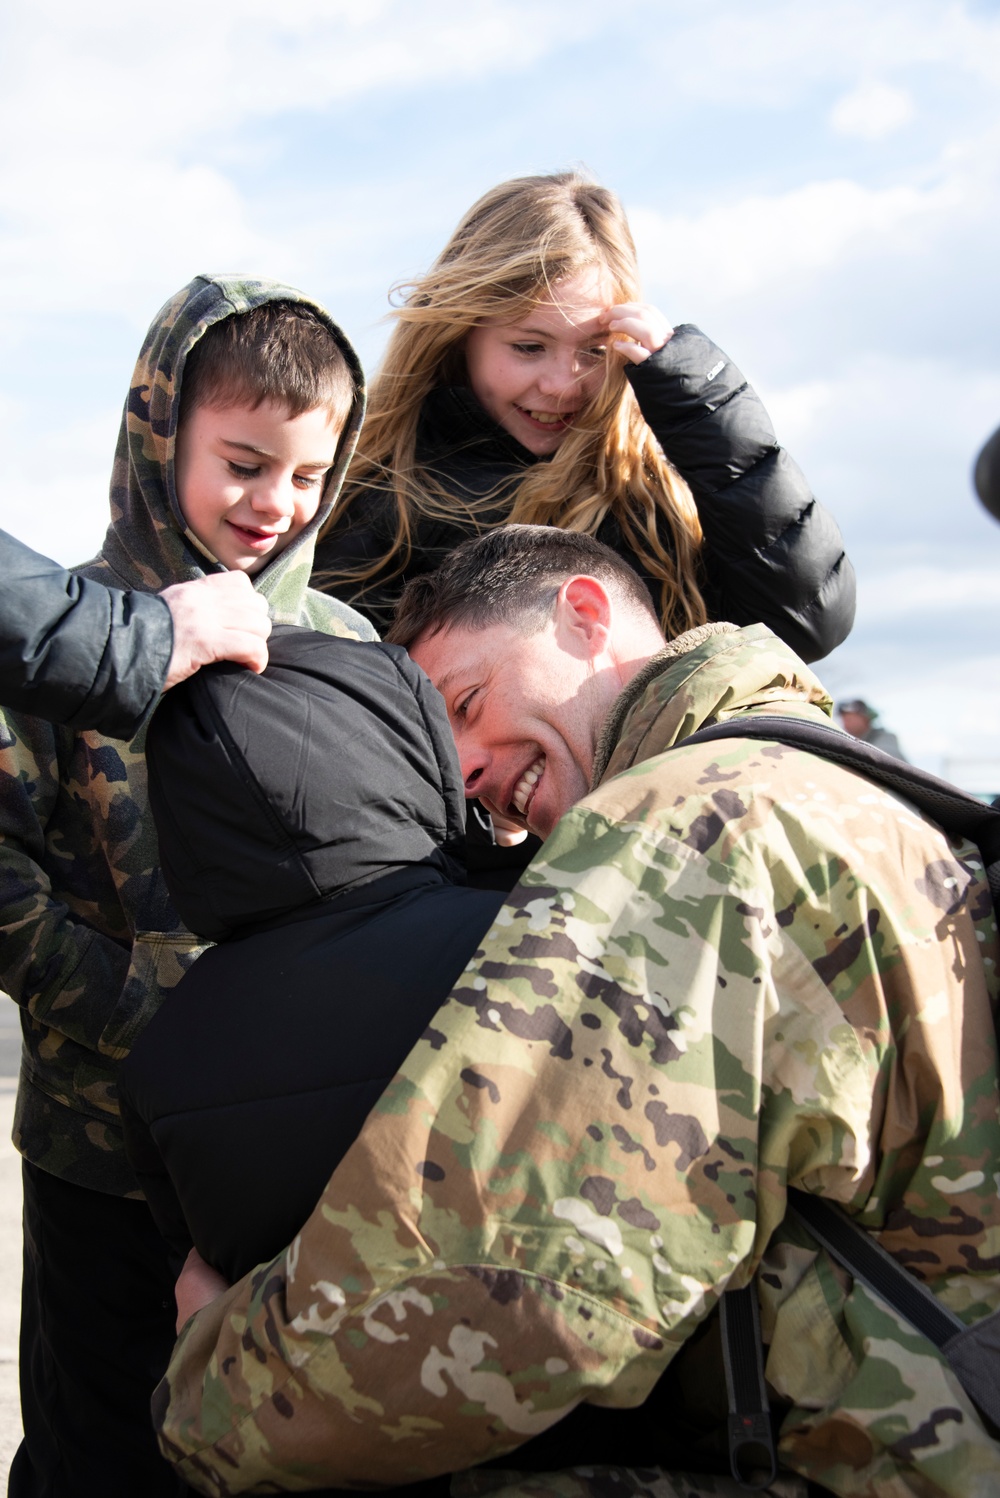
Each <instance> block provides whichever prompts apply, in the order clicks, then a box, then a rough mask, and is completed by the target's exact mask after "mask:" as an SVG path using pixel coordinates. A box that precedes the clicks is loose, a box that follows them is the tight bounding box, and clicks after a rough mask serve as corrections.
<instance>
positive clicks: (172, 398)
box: [0, 276, 373, 1195]
mask: <svg viewBox="0 0 1000 1498" xmlns="http://www.w3.org/2000/svg"><path fill="white" fill-rule="evenodd" d="M270 301H292V302H301V303H303V305H305V306H307V307H309V308H310V309H311V310H312V311H314V312H316V313H318V314H319V315H320V316H321V317H322V318H323V320H324V322H326V324H327V326H328V327H329V328H330V330H331V332H332V333H333V335H334V337H335V338H336V339H337V342H338V344H339V345H340V347H341V349H342V350H343V353H344V355H345V357H346V359H347V362H348V366H349V368H350V369H351V372H352V374H353V377H354V382H355V388H356V392H357V393H356V397H355V400H354V404H353V407H352V410H351V414H350V417H349V418H348V422H347V425H346V427H345V430H344V434H343V436H342V438H341V441H340V444H339V446H338V450H337V457H336V461H335V464H334V467H333V469H332V471H331V473H330V477H329V480H328V483H327V486H326V489H325V491H324V496H323V501H322V503H321V505H320V508H319V511H318V513H317V515H316V516H315V518H314V519H313V521H312V522H311V524H310V525H308V526H307V527H306V528H305V529H304V530H303V531H302V533H301V535H299V536H298V537H297V538H296V540H295V541H294V542H292V544H291V545H290V546H289V547H288V549H287V551H284V552H282V554H281V555H280V556H278V557H276V558H275V560H274V561H273V562H270V563H269V564H268V565H267V566H266V567H265V568H264V569H263V570H262V571H261V572H260V574H259V575H258V576H257V577H256V578H255V579H254V585H255V587H256V588H257V590H258V591H259V592H261V593H263V594H264V596H265V597H266V598H267V600H268V603H269V604H270V608H271V614H272V617H273V618H274V619H275V620H278V621H281V622H284V623H291V624H306V625H309V626H310V627H311V628H313V629H319V630H323V631H325V632H326V633H328V634H336V635H345V636H348V637H352V636H354V637H357V638H361V639H371V638H372V636H373V632H372V629H371V627H370V625H368V624H367V622H366V621H365V620H363V619H362V618H361V617H360V616H359V615H358V614H356V613H355V612H354V611H353V610H352V609H350V608H348V607H347V606H346V605H343V604H340V603H338V602H337V601H336V600H334V599H331V598H329V597H327V596H325V595H323V594H319V593H315V592H312V591H311V590H310V589H309V588H308V581H309V574H310V570H311V567H312V559H313V546H314V540H315V536H316V532H317V531H318V529H319V527H320V526H321V525H322V523H323V521H324V519H325V518H326V517H327V516H328V515H329V513H330V510H331V509H332V507H333V504H334V501H335V499H336V496H337V493H338V491H339V489H340V485H341V483H342V481H343V476H344V472H345V469H346V467H347V464H348V462H349V460H350V457H351V454H352V452H353V450H354V447H355V444H356V442H357V438H358V432H359V430H360V427H361V421H362V418H363V415H364V379H363V375H362V371H361V367H360V364H359V363H358V359H357V355H356V354H355V352H354V350H353V349H352V347H351V345H350V344H349V343H348V341H347V339H346V338H345V337H344V335H343V333H342V332H341V331H340V329H339V328H338V327H337V326H336V325H335V324H334V323H333V322H331V321H330V319H329V318H328V317H327V315H326V313H325V312H324V311H323V309H322V308H321V307H318V306H317V305H316V304H315V303H314V302H312V301H310V300H309V299H308V298H307V297H304V296H302V294H301V293H300V292H298V291H294V290H292V289H291V288H290V287H287V286H281V285H279V284H277V283H276V282H272V281H251V280H239V279H227V278H223V277H213V276H198V277H196V278H195V280H194V281H192V282H191V283H190V285H189V286H186V287H185V288H184V289H183V290H182V291H180V292H178V294H177V295H176V296H175V297H173V298H172V299H171V301H169V302H168V303H167V305H166V306H165V307H164V308H163V310H162V311H161V312H160V313H159V315H158V316H157V317H156V319H155V320H154V322H153V324H152V326H151V328H150V330H149V333H148V334H147V336H146V340H145V343H144V344H143V347H142V350H141V352H140V355H139V359H138V363H137V364H136V369H135V374H134V375H133V378H132V388H131V390H130V391H129V397H128V401H127V404H126V407H125V411H124V414H123V417H122V425H121V432H120V435H119V439H118V448H117V452H116V454H115V466H114V472H113V475H112V481H111V525H110V527H109V529H108V532H107V535H106V537H105V540H104V545H103V547H102V549H101V551H100V553H99V555H98V556H97V557H96V558H95V559H94V560H93V561H92V562H89V563H87V564H86V565H85V566H82V567H80V568H78V569H76V570H78V571H80V572H82V573H83V574H84V575H85V576H87V577H93V578H97V579H98V580H99V581H101V582H103V583H107V584H109V585H110V586H112V587H120V588H139V589H142V590H144V591H146V592H155V591H158V590H159V589H161V588H164V587H166V586H168V585H169V584H170V583H176V582H185V581H188V580H189V579H193V578H197V577H201V576H203V575H204V574H205V573H206V572H208V571H212V570H221V568H214V567H213V564H212V562H211V561H210V560H208V558H207V557H206V556H205V555H204V554H203V552H202V551H201V550H200V549H199V548H198V547H197V546H196V545H195V544H193V542H192V540H191V538H190V536H189V535H188V534H187V533H186V530H185V523H184V518H183V516H182V514H181V510H180V507H179V504H178V500H177V490H176V485H175V479H174V446H175V437H176V432H177V418H178V409H179V397H180V389H181V380H182V377H183V369H184V362H185V360H186V358H187V356H188V354H189V353H190V351H191V349H192V348H193V347H194V345H195V343H197V341H198V339H199V338H200V337H201V336H202V335H203V333H204V332H205V330H206V329H207V328H208V327H210V326H211V324H213V323H215V322H219V321H221V320H222V319H223V318H226V317H232V316H234V315H236V314H238V313H242V312H248V311H250V310H251V309H252V308H253V307H256V306H259V305H260V304H261V303H264V302H270ZM143 741H144V735H143V734H140V735H139V737H138V738H136V739H135V740H133V742H132V743H131V744H129V745H128V746H127V747H126V746H123V745H122V744H119V743H115V742H113V741H111V740H109V739H105V738H103V737H101V736H100V735H99V734H96V733H76V732H73V731H72V730H69V729H58V728H53V727H51V726H50V725H49V724H47V723H43V722H41V721H39V720H38V719H35V718H29V717H24V716H20V715H18V714H14V713H4V714H3V715H2V716H0V985H2V986H3V987H4V988H5V989H6V990H7V992H8V993H9V994H10V995H11V997H12V998H14V999H15V1000H16V1002H17V1003H19V1004H20V1005H21V1006H22V1028H23V1032H24V1050H23V1057H22V1064H21V1081H20V1088H19V1091H18V1101H17V1112H16V1118H15V1133H14V1137H15V1142H16V1143H17V1145H18V1148H19V1149H20V1150H21V1152H22V1154H23V1155H24V1156H25V1157H26V1158H27V1159H28V1160H30V1161H32V1162H33V1163H34V1164H36V1165H38V1166H41V1167H42V1168H43V1169H45V1170H48V1171H50V1172H52V1173H53V1174H55V1175H58V1176H61V1177H62V1178H63V1179H64V1180H68V1181H72V1182H74V1183H76V1184H78V1185H82V1186H88V1187H91V1188H93V1189H95V1190H99V1191H105V1192H110V1193H112V1194H114V1195H128V1194H132V1193H134V1192H135V1190H136V1188H135V1182H134V1179H133V1177H132V1174H131V1172H130V1170H129V1168H128V1164H127V1161H126V1159H125V1156H124V1153H123V1150H122V1146H121V1136H120V1131H119V1127H118V1105H117V1099H116V1092H115V1085H114V1076H115V1067H116V1063H117V1062H118V1061H119V1060H120V1059H121V1058H122V1057H123V1056H124V1055H126V1053H127V1052H128V1050H129V1048H130V1046H131V1044H132V1041H133V1039H134V1038H135V1036H136V1035H137V1034H138V1032H139V1031H140V1030H141V1028H142V1027H143V1025H144V1024H145V1023H146V1021H147V1020H148V1019H149V1017H150V1016H151V1015H152V1014H153V1013H154V1012H155V1010H156V1008H157V1006H158V1005H159V1003H160V1001H161V999H162V998H163V996H164V994H165V992H166V991H167V990H168V989H170V988H171V987H172V986H173V985H174V984H175V983H176V982H177V980H178V978H179V977H180V976H181V974H182V972H183V971H184V968H185V967H186V966H188V965H189V964H190V963H191V961H193V959H194V958H195V957H196V956H197V954H198V952H199V950H200V947H199V945H198V943H197V942H196V940H195V938H194V937H192V936H191V935H190V934H189V933H188V932H187V931H185V930H184V928H183V927H182V926H181V925H180V923H179V921H178V920H177V918H176V916H175V915H174V912H173V910H172V909H171V906H170V902H169V900H168V898H167V893H166V889H165V887H164V884H163V880H162V877H161V875H160V871H159V867H158V858H157V850H156V839H155V832H154V829H153V826H152V821H151V818H150V817H149V815H148V812H147V804H146V768H145V760H144V756H143Z"/></svg>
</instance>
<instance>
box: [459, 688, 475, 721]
mask: <svg viewBox="0 0 1000 1498" xmlns="http://www.w3.org/2000/svg"><path fill="white" fill-rule="evenodd" d="M475 695H476V689H473V690H472V691H471V692H467V693H466V694H465V696H464V697H462V698H461V699H460V700H459V701H457V702H456V703H455V717H456V718H465V717H467V716H468V712H469V707H470V705H471V703H472V699H473V698H474V697H475Z"/></svg>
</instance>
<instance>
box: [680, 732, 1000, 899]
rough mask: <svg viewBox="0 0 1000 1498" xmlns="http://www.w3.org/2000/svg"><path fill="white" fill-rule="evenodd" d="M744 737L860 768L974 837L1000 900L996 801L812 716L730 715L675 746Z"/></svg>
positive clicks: (954, 831)
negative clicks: (989, 802) (978, 796)
mask: <svg viewBox="0 0 1000 1498" xmlns="http://www.w3.org/2000/svg"><path fill="white" fill-rule="evenodd" d="M743 738H747V739H771V740H773V741H774V742H775V743H779V744H787V745H789V746H790V747H791V748H794V749H804V750H806V751H807V753H810V754H818V755H819V756H820V757H821V758H822V759H829V760H832V761H833V763H834V764H838V765H843V766H844V768H845V769H848V770H856V771H857V772H858V774H860V775H866V776H867V777H868V779H869V780H874V781H875V782H876V783H877V784H878V785H884V786H885V787H886V789H887V790H890V791H894V792H895V793H896V794H897V795H899V796H902V797H903V798H904V799H905V800H907V801H909V802H910V803H911V804H912V805H914V806H916V807H917V808H918V809H919V810H920V811H922V812H924V813H925V815H926V816H928V817H929V818H930V819H931V821H932V822H936V823H937V824H938V826H939V827H941V828H943V829H944V831H945V832H947V833H948V834H949V835H950V836H952V837H968V838H971V839H972V841H973V842H974V843H976V844H977V845H978V847H979V851H980V852H981V854H982V855H983V863H984V864H985V866H986V877H987V879H988V881H989V886H990V891H991V893H992V895H993V901H994V904H996V903H997V902H998V901H1000V811H997V810H996V809H995V808H994V807H992V806H986V805H985V803H984V802H982V801H977V800H976V798H975V796H970V795H967V794H966V792H965V791H960V790H959V789H958V787H957V786H955V785H951V784H950V783H949V782H948V781H947V780H939V779H938V777H937V776H936V775H931V774H929V773H928V771H927V770H921V769H918V768H917V766H916V765H908V764H906V763H905V762H904V761H903V760H901V759H896V758H895V756H894V755H892V754H886V753H885V751H884V750H883V749H876V748H875V746H874V745H873V744H865V743H863V742H862V741H861V740H860V739H854V738H852V737H851V736H850V734H847V733H841V731H840V729H839V728H834V727H833V726H832V725H831V726H829V727H828V726H827V725H825V724H823V723H813V722H810V720H809V719H807V718H790V717H781V716H779V715H778V714H777V713H756V714H752V715H749V716H746V717H739V718H727V719H726V720H725V722H723V723H713V724H712V726H711V727H710V728H700V729H699V730H698V732H697V733H692V734H691V735H690V736H689V737H688V738H686V739H682V740H681V741H680V742H679V743H678V744H677V745H676V746H675V747H676V748H678V749H680V748H681V747H685V748H686V747H687V745H688V744H702V743H708V742H710V741H711V740H712V739H743Z"/></svg>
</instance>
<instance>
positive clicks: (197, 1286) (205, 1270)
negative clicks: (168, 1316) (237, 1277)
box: [174, 1248, 229, 1336]
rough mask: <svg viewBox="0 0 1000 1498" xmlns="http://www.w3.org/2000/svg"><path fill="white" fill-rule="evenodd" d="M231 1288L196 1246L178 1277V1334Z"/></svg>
mask: <svg viewBox="0 0 1000 1498" xmlns="http://www.w3.org/2000/svg"><path fill="white" fill-rule="evenodd" d="M228 1289H229V1285H228V1283H227V1281H226V1280H224V1279H223V1277H222V1275H221V1274H219V1272H218V1271H217V1270H215V1269H213V1268H212V1266H211V1264H206V1263H205V1260H204V1259H203V1258H202V1256H201V1254H200V1253H199V1252H198V1250H197V1249H196V1248H192V1250H191V1252H190V1253H189V1254H188V1256H187V1258H186V1259H185V1260H184V1268H183V1269H182V1270H181V1272H180V1274H179V1275H178V1278H177V1285H176V1287H175V1289H174V1299H175V1300H176V1301H177V1335H178V1336H180V1334H181V1331H182V1330H183V1328H184V1327H185V1326H186V1325H187V1323H188V1322H189V1321H190V1320H191V1317H192V1316H194V1315H195V1314H196V1312H198V1311H203V1310H204V1309H205V1307H206V1306H209V1305H211V1304H212V1301H213V1300H218V1298H219V1296H220V1295H221V1294H222V1293H223V1292H224V1291H225V1290H228Z"/></svg>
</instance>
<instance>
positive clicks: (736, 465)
mask: <svg viewBox="0 0 1000 1498" xmlns="http://www.w3.org/2000/svg"><path fill="white" fill-rule="evenodd" d="M628 379H629V381H630V383H631V385H632V388H633V390H634V391H635V394H636V398H637V400H638V402H639V406H640V409H641V411H642V414H643V416H644V417H645V419H646V421H647V422H648V423H649V426H650V428H651V429H652V431H653V433H654V434H655V436H656V438H657V440H658V441H659V442H660V444H661V446H662V447H663V450H664V452H665V453H666V455H667V457H668V458H669V459H670V461H671V462H672V463H673V465H674V467H675V468H676V469H677V470H678V472H680V473H681V474H682V475H683V477H684V478H685V479H686V480H687V482H688V484H689V485H690V487H691V493H692V495H693V496H694V501H695V504H696V505H697V508H698V515H699V518H700V520H701V525H702V530H703V532H704V538H705V539H704V547H703V551H702V562H703V572H704V578H703V593H704V597H705V603H706V606H707V608H708V612H709V617H710V618H712V619H726V620H729V621H731V622H732V623H734V624H741V625H743V624H757V623H762V624H766V625H768V626H769V627H770V628H771V629H773V630H774V632H775V634H777V635H778V636H779V637H780V638H781V639H783V640H784V641H785V642H786V643H787V644H788V645H790V646H791V647H792V649H793V650H794V651H795V652H796V653H797V654H798V655H800V656H802V658H803V659H804V660H806V661H814V660H818V659H819V658H820V657H821V656H824V655H827V654H828V653H829V652H830V651H831V650H832V649H833V648H834V646H836V645H839V644H840V642H841V641H842V640H843V639H845V638H846V636H847V635H848V634H849V632H850V629H851V625H852V624H853V622H854V591H855V589H854V569H853V568H852V566H851V564H850V562H849V561H848V559H847V557H846V556H845V554H844V547H843V542H842V541H841V537H840V531H839V530H838V528H837V525H836V523H835V521H834V520H833V519H832V517H831V516H830V515H829V514H828V513H827V512H826V511H825V510H824V509H823V507H822V505H820V504H819V503H818V502H817V500H816V499H815V498H814V497H813V495H812V493H811V492H810V489H809V486H808V484H807V483H806V481H805V478H804V477H803V475H802V472H801V471H800V469H799V468H798V467H797V466H796V464H795V463H794V461H793V460H792V459H791V458H790V457H789V456H788V454H787V453H786V452H785V451H784V449H783V448H781V447H779V446H778V444H777V441H776V439H775V435H774V429H773V428H772V426H771V422H770V419H769V417H768V414H767V412H766V411H765V409H764V407H763V405H762V404H761V401H760V399H759V397H758V396H757V395H756V393H755V392H754V391H753V390H752V389H751V387H750V386H749V385H748V384H747V382H746V380H745V379H744V377H743V375H742V374H741V373H740V371H739V370H738V369H737V368H736V366H735V365H734V364H732V363H730V361H729V360H728V359H727V358H726V356H725V354H723V353H721V352H720V350H719V349H718V348H717V347H716V345H715V344H714V343H712V342H711V340H710V339H708V338H706V337H705V335H704V333H702V332H700V331H699V329H698V328H695V327H691V326H683V327H679V328H677V329H676V331H675V332H674V336H673V337H672V338H671V339H670V340H669V341H668V342H667V343H666V344H664V346H663V348H662V349H660V350H659V352H658V353H655V354H653V355H651V356H650V358H649V359H647V360H646V361H645V362H644V363H642V364H637V365H632V366H630V367H629V369H628ZM417 460H418V462H419V463H420V465H421V466H422V467H423V468H426V469H428V470H430V471H433V472H434V474H435V475H436V477H437V478H438V479H439V480H440V481H441V483H442V484H443V485H444V486H445V488H446V489H448V490H449V491H451V492H452V493H454V494H455V495H456V497H460V498H464V499H466V500H468V499H480V498H483V497H485V496H487V495H491V494H493V493H497V496H498V497H497V502H496V505H495V506H493V507H491V508H490V509H488V511H487V512H486V513H484V514H483V515H482V516H481V522H480V523H481V525H482V526H483V527H484V528H488V527H489V526H491V525H501V524H503V522H504V521H505V520H506V519H507V516H508V514H509V511H510V503H511V495H512V491H513V489H514V488H515V487H516V485H517V483H518V481H519V480H520V479H521V477H522V476H523V474H524V471H525V469H526V468H528V467H529V466H530V465H531V464H532V463H535V462H537V461H539V460H538V459H537V458H536V457H535V456H534V454H532V453H530V452H529V451H528V450H527V448H524V447H522V446H521V444H520V443H519V442H517V441H515V439H514V438H513V437H511V436H510V435H509V433H507V432H506V431H504V429H503V428H502V427H500V426H498V425H497V424H496V423H495V422H494V421H493V420H492V419H491V418H490V417H489V416H487V414H486V412H485V411H484V410H483V408H482V406H480V404H479V402H478V401H477V400H476V398H475V396H474V395H473V394H472V391H471V390H470V389H468V388H467V387H464V386H459V387H452V386H449V387H440V388H438V389H436V390H434V391H432V392H431V394H430V395H429V396H428V398H427V400H426V401H425V403H424V408H423V410H422V412H421V418H420V426H419V428H418V434H417ZM394 534H395V501H394V499H393V498H392V496H390V495H388V494H387V493H386V492H385V491H384V490H382V489H379V488H373V489H372V490H371V491H370V492H369V493H367V494H364V495H361V496H357V497H355V498H353V499H352V501H351V505H350V508H349V509H348V510H346V511H345V512H344V514H343V517H342V518H340V519H338V516H337V512H336V511H335V512H334V517H333V520H332V522H331V524H330V526H329V527H328V529H327V531H326V533H325V535H324V536H323V537H322V539H321V540H320V541H319V542H318V544H317V547H316V569H317V570H316V572H315V574H314V577H313V582H314V585H315V586H318V587H323V586H325V585H329V586H330V587H331V588H332V591H334V592H336V594H337V596H338V597H342V598H343V599H344V600H345V601H347V602H350V603H352V604H353V605H354V607H355V608H357V609H359V610H360V612H362V613H364V614H366V615H367V616H368V617H369V618H370V619H371V620H372V622H373V623H374V624H375V626H376V628H378V629H379V630H381V631H384V630H385V629H386V628H387V627H388V624H389V621H390V619H391V616H392V611H393V608H394V607H395V604H396V601H397V599H398V598H399V594H400V592H401V590H402V587H403V585H404V583H405V582H406V581H407V580H408V579H409V578H411V577H415V576H417V575H418V574H420V573H422V572H429V571H431V570H432V569H433V568H434V567H436V566H437V565H438V563H439V562H440V561H442V560H443V558H444V557H445V556H446V555H447V554H448V552H450V551H452V550H453V549H454V548H455V547H456V546H457V545H458V544H459V543H460V542H461V541H463V540H465V538H466V537H467V536H468V535H469V534H470V530H469V527H468V525H467V524H465V523H464V522H463V521H462V520H460V519H456V520H455V521H454V522H443V521H441V522H425V523H423V524H421V525H419V526H418V527H417V529H416V532H415V535H414V538H413V551H412V555H411V557H410V560H409V563H408V564H407V567H406V570H405V572H404V573H403V574H402V575H400V576H396V577H393V576H391V575H390V574H391V572H392V568H391V567H387V568H383V569H382V570H381V571H379V572H376V573H375V575H374V576H373V578H372V579H371V581H370V583H368V584H366V585H365V587H364V588H363V589H358V590H355V591H352V590H351V589H350V588H345V586H344V585H343V584H342V583H339V582H334V583H327V584H325V583H324V573H325V572H330V571H339V570H340V569H342V568H344V567H348V568H351V567H354V566H355V565H356V564H358V563H361V562H364V563H366V564H367V563H371V562H373V561H376V560H377V559H378V558H380V557H383V556H385V554H386V553H387V552H388V550H389V548H390V546H391V544H392V538H393V536H394ZM597 539H598V540H600V541H603V542H605V544H606V545H608V546H610V547H612V548H613V549H614V550H615V551H617V552H618V553H619V554H620V555H621V556H623V557H624V558H625V559H626V560H627V561H628V562H629V563H631V565H632V566H633V567H635V569H636V571H637V572H639V573H640V575H642V576H644V577H645V578H646V581H647V583H650V582H651V580H650V578H649V576H648V574H647V573H646V572H645V571H644V569H643V567H642V564H641V562H640V561H639V560H638V558H637V557H636V556H635V555H634V553H632V552H631V551H630V550H629V548H628V546H627V544H626V542H625V539H624V537H623V535H622V533H621V529H620V527H619V525H618V523H617V521H616V520H615V519H614V517H613V516H608V517H607V518H606V519H605V520H604V521H603V522H602V524H601V526H600V528H599V529H598V531H597ZM651 591H653V593H654V596H656V591H657V590H656V588H655V586H654V587H652V588H651Z"/></svg>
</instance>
